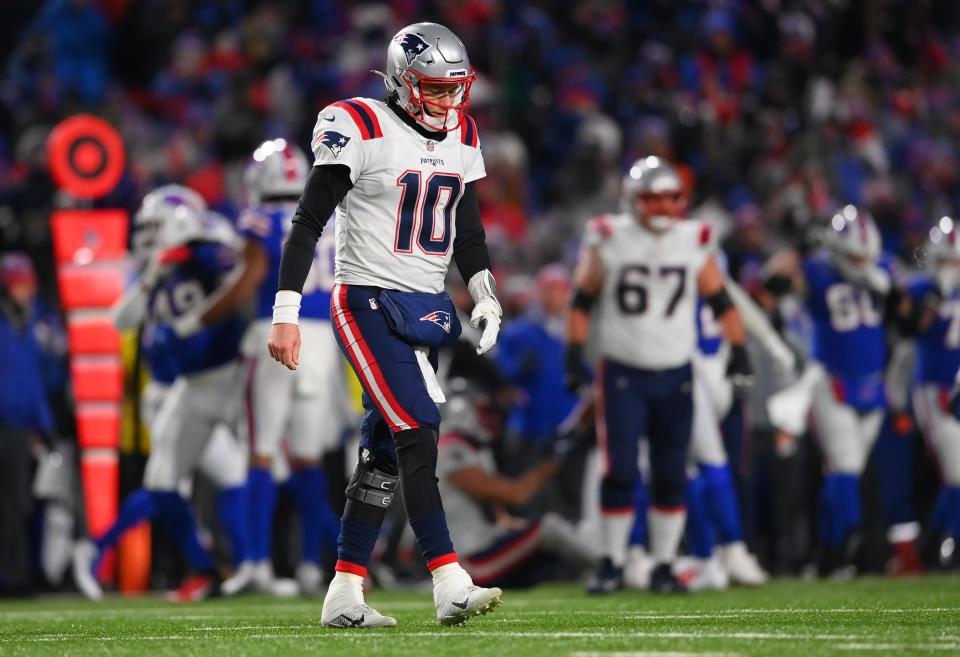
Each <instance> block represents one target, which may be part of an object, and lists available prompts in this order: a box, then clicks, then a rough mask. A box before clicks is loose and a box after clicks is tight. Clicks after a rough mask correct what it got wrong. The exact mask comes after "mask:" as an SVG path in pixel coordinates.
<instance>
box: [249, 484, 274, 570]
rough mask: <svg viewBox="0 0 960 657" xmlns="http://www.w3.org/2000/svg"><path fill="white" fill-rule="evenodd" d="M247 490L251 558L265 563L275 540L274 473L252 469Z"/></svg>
mask: <svg viewBox="0 0 960 657" xmlns="http://www.w3.org/2000/svg"><path fill="white" fill-rule="evenodd" d="M247 488H248V494H249V496H250V497H249V510H250V558H251V559H252V560H253V561H263V560H265V559H269V558H270V547H271V540H272V538H273V507H274V504H276V501H277V486H276V484H275V483H274V482H273V473H272V472H270V470H269V469H267V468H250V473H249V475H248V477H247Z"/></svg>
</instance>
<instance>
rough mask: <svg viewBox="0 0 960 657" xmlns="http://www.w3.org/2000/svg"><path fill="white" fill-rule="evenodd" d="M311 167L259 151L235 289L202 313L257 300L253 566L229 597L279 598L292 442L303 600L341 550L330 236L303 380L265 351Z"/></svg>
mask: <svg viewBox="0 0 960 657" xmlns="http://www.w3.org/2000/svg"><path fill="white" fill-rule="evenodd" d="M309 170H310V166H309V164H308V163H307V158H306V157H305V156H304V154H303V152H302V151H301V150H300V149H299V148H297V147H296V146H294V145H293V144H290V143H289V142H287V141H285V140H283V139H272V140H269V141H266V142H264V143H262V144H261V145H260V146H259V147H258V148H257V149H256V150H255V151H254V152H253V155H252V157H251V160H250V162H249V164H248V166H247V168H246V170H245V172H244V180H243V182H244V189H245V191H246V193H247V194H248V196H249V206H248V207H247V208H246V209H245V210H244V211H243V213H242V214H241V216H240V219H239V221H238V227H239V229H240V234H241V236H242V237H243V247H242V256H241V262H240V265H239V266H238V268H237V271H236V274H235V275H234V276H233V277H232V278H231V281H230V283H229V284H227V285H225V286H224V287H223V288H222V290H221V291H220V292H219V293H218V294H217V295H216V296H215V297H214V298H213V299H212V301H211V303H210V304H209V306H208V307H207V308H206V310H205V312H204V317H205V318H206V319H207V320H215V319H216V318H219V317H223V316H225V315H226V314H227V313H229V312H232V311H235V309H237V308H239V307H241V306H243V305H244V304H246V303H248V302H249V301H251V300H253V301H254V304H255V319H254V320H253V322H252V323H251V324H250V327H249V329H248V330H247V333H246V335H245V337H244V342H243V352H244V355H245V356H246V358H247V359H248V360H249V367H250V369H249V372H248V375H247V390H246V404H247V413H246V418H247V424H248V427H247V429H248V433H249V440H250V444H251V449H252V454H251V456H250V474H249V480H248V481H249V488H250V507H251V521H252V538H253V546H252V549H253V561H254V562H255V563H254V565H253V566H251V567H250V568H246V569H241V570H240V571H239V572H238V573H237V574H236V575H235V576H234V577H233V578H231V579H230V580H227V581H226V582H224V585H223V590H224V592H225V593H227V594H232V593H236V592H239V591H241V590H243V589H246V588H248V587H250V586H254V587H256V588H257V589H259V590H261V591H276V590H277V585H276V582H275V579H274V574H273V566H272V561H271V558H270V544H271V537H272V527H273V510H274V503H275V500H276V485H275V483H274V476H273V465H274V460H275V459H277V458H278V457H279V456H280V446H281V441H282V440H283V439H284V438H286V444H287V447H288V450H289V457H290V461H291V465H292V470H293V472H292V474H291V482H290V483H291V486H292V490H293V493H294V501H295V506H296V509H297V513H298V516H299V520H300V563H299V564H298V566H297V570H296V576H297V583H298V584H299V588H300V592H301V593H304V594H307V595H317V594H319V593H320V586H321V584H322V581H323V574H322V572H321V569H320V559H321V553H320V550H321V546H326V547H327V548H328V549H329V550H330V551H331V553H332V552H333V551H335V550H336V540H337V533H338V529H339V527H338V522H337V518H336V516H335V515H334V513H333V510H332V508H331V506H330V501H329V495H328V493H327V483H326V476H325V473H324V471H323V469H322V467H321V458H322V456H323V454H324V453H325V452H326V451H329V450H330V449H332V448H335V447H336V446H337V444H338V443H339V441H340V437H341V433H342V431H343V426H344V423H345V418H344V410H343V409H344V408H346V406H347V401H346V399H345V394H346V393H345V390H346V385H345V381H344V376H343V374H344V372H343V368H342V366H341V360H340V353H339V351H338V349H337V344H336V341H335V339H334V337H333V333H332V332H331V330H330V290H331V289H332V288H333V262H334V249H335V245H334V240H333V233H332V231H330V232H328V233H327V234H326V235H324V236H322V237H321V239H320V240H318V242H317V247H316V251H315V254H314V259H313V262H312V267H311V268H310V273H309V274H308V276H307V280H306V281H305V283H304V288H303V298H302V301H301V320H302V321H301V324H300V327H301V328H300V330H301V335H302V337H303V340H304V341H305V342H306V343H307V344H308V345H309V349H308V350H306V351H305V353H304V360H303V362H302V363H301V365H300V367H299V368H298V371H296V372H289V371H286V370H283V369H282V368H278V367H274V366H272V363H271V362H270V355H269V354H268V353H267V352H266V351H265V350H264V349H263V343H264V342H266V340H267V335H268V333H269V331H270V317H271V315H272V314H273V297H274V293H275V292H276V289H277V274H278V272H279V269H280V251H281V247H282V245H283V242H284V240H285V239H286V238H287V237H288V236H289V234H290V231H291V228H292V226H293V224H292V220H293V215H294V212H295V211H296V208H297V200H298V199H299V197H300V192H301V191H303V187H304V184H305V182H306V178H307V172H308V171H309Z"/></svg>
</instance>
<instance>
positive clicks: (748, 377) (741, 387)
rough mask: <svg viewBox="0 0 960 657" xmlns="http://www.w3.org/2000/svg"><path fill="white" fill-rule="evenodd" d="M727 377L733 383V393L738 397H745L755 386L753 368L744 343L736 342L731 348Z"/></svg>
mask: <svg viewBox="0 0 960 657" xmlns="http://www.w3.org/2000/svg"><path fill="white" fill-rule="evenodd" d="M727 378H728V379H730V383H732V384H733V394H734V396H735V397H736V398H737V399H743V398H745V397H746V396H747V393H749V392H750V388H752V387H753V381H754V376H753V368H752V367H751V366H750V358H749V357H748V356H747V350H746V348H745V347H744V346H743V345H742V344H735V345H733V346H732V347H731V349H730V362H729V363H727Z"/></svg>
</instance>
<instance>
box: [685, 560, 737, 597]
mask: <svg viewBox="0 0 960 657" xmlns="http://www.w3.org/2000/svg"><path fill="white" fill-rule="evenodd" d="M697 561H699V564H697V567H696V568H695V569H694V571H693V573H692V576H691V577H690V580H689V581H688V582H686V586H687V590H689V591H723V590H724V589H726V588H728V587H729V586H730V577H729V576H728V575H727V571H726V570H724V568H723V565H722V564H721V563H720V558H719V557H717V556H716V555H714V556H712V557H710V558H709V559H698V560H697Z"/></svg>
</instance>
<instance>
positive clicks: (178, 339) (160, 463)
mask: <svg viewBox="0 0 960 657" xmlns="http://www.w3.org/2000/svg"><path fill="white" fill-rule="evenodd" d="M135 231H137V232H140V231H144V232H142V233H140V234H137V232H135V238H134V249H135V259H137V260H138V261H139V262H141V263H146V265H145V268H144V270H143V271H142V272H141V277H140V282H139V283H138V284H136V286H135V287H134V288H133V289H132V290H131V291H130V292H128V294H126V295H125V297H124V299H123V300H122V301H121V303H120V304H119V307H118V308H117V309H116V311H115V319H116V321H117V323H118V325H119V326H121V327H127V326H132V325H133V326H135V325H138V324H140V321H141V320H142V321H143V333H142V336H143V337H142V342H143V348H144V351H145V355H146V357H147V360H148V362H149V363H150V366H151V372H152V374H153V376H154V377H155V378H156V380H157V383H156V384H155V385H154V386H153V387H152V388H151V390H149V391H148V393H149V394H148V395H146V398H145V400H144V401H145V404H144V411H145V418H146V419H147V421H148V422H149V423H150V425H151V433H152V439H153V440H152V447H151V453H150V457H149V459H148V461H147V468H146V472H145V474H144V482H143V487H142V488H141V489H139V490H137V491H135V492H133V493H131V494H130V495H129V496H128V497H127V498H126V499H125V500H124V503H123V505H122V508H121V510H120V514H119V517H118V519H117V521H116V523H115V524H114V525H113V526H112V527H111V528H110V529H109V530H107V531H106V532H105V533H104V534H103V535H102V536H100V537H98V538H97V539H96V541H95V542H94V543H84V544H82V545H81V546H80V547H78V549H77V552H76V554H75V559H74V574H75V577H76V580H77V583H78V585H79V586H80V588H81V590H82V591H83V592H84V594H86V595H87V596H88V597H90V598H93V599H99V598H100V597H101V596H102V593H101V591H100V587H99V583H98V582H97V581H96V578H95V576H94V572H95V571H96V569H97V567H98V564H99V560H100V559H101V558H102V556H103V554H104V553H105V551H106V550H107V549H108V548H111V547H114V546H115V545H116V543H117V541H118V540H119V538H120V536H121V535H122V533H123V532H124V531H126V529H128V528H130V527H132V526H134V525H136V524H138V523H139V522H141V521H143V520H148V519H152V518H155V519H156V520H157V521H158V522H159V523H160V525H161V526H162V527H163V528H164V529H166V530H167V531H168V532H169V533H170V534H171V535H172V537H173V538H174V539H175V540H176V542H177V543H178V545H179V547H180V548H181V550H182V551H183V553H184V556H185V557H186V559H187V563H188V565H189V566H190V567H191V569H192V570H193V571H194V572H195V573H196V575H195V576H194V577H192V578H190V579H188V580H187V581H186V582H185V584H184V585H183V586H182V587H181V589H180V590H179V591H178V599H182V600H197V599H202V598H203V597H206V596H207V595H209V594H210V593H212V592H213V590H214V589H215V587H216V584H217V582H218V579H219V578H218V576H217V574H216V572H215V569H214V564H213V562H212V560H211V558H210V556H209V554H208V553H207V551H206V549H205V548H204V547H203V546H201V545H200V543H199V541H198V539H197V534H196V525H195V521H194V519H193V515H192V513H191V511H190V507H189V505H188V504H187V501H186V500H185V499H184V498H183V497H182V496H181V495H180V493H179V492H178V488H179V486H180V485H181V484H182V482H183V481H184V479H185V478H186V477H187V476H188V475H190V474H192V472H193V469H194V468H196V467H198V466H202V467H203V468H204V470H205V471H206V472H207V473H208V474H210V475H211V476H212V479H213V481H214V482H215V483H216V484H217V485H218V486H219V487H220V489H221V493H220V499H219V500H218V512H219V515H220V519H221V521H222V523H223V526H224V529H225V530H226V531H227V533H228V534H229V535H230V538H231V543H232V546H231V547H232V548H233V552H234V558H235V560H236V561H237V562H239V563H243V562H244V561H245V560H246V550H247V527H246V524H245V523H246V513H245V510H246V507H245V502H246V494H245V470H246V459H245V455H244V453H243V449H242V447H241V446H240V445H239V444H237V442H236V441H235V440H233V439H232V434H230V436H231V438H225V434H224V433H223V432H222V431H220V429H221V428H222V426H221V425H226V426H231V425H232V424H234V421H235V417H234V413H235V411H236V410H237V404H236V403H234V395H233V394H232V391H233V390H234V389H235V386H234V385H233V384H234V383H235V380H236V377H237V368H238V363H237V353H238V347H239V338H240V335H241V332H242V329H243V322H242V320H241V319H240V317H239V316H233V317H230V318H228V319H227V320H226V321H224V322H219V323H216V324H214V325H212V326H210V327H203V326H202V325H201V324H200V322H199V320H198V319H197V316H196V315H195V314H193V313H196V312H197V309H198V308H199V306H200V305H201V304H202V302H203V300H204V298H205V297H206V296H207V295H209V294H211V293H212V292H213V291H214V290H216V288H217V286H218V285H219V284H221V283H222V281H223V279H224V278H225V277H226V276H227V275H228V273H229V272H230V271H231V270H232V268H233V262H234V245H233V244H232V239H231V238H232V236H233V233H232V228H230V227H229V224H227V223H226V220H224V219H222V218H220V219H218V218H217V217H216V216H214V215H211V214H210V213H208V212H207V211H206V207H205V205H203V202H202V200H200V199H199V197H198V196H197V195H196V194H195V193H194V192H192V191H191V190H188V189H186V188H180V187H178V186H167V187H164V188H160V189H158V190H155V192H153V193H151V194H150V195H148V196H147V197H145V199H144V202H143V204H142V205H141V209H140V211H139V212H138V214H137V217H136V219H135ZM145 252H147V253H150V255H147V253H145ZM211 436H217V438H215V439H214V443H217V446H216V447H215V446H214V445H211V444H210V440H211ZM205 452H206V453H205Z"/></svg>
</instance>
